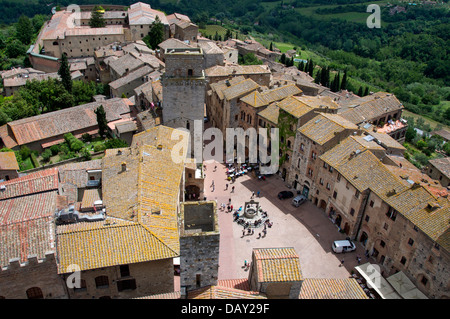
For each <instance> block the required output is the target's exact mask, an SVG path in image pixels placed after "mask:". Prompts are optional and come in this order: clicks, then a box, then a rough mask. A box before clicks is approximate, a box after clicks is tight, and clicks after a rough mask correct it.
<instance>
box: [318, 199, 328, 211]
mask: <svg viewBox="0 0 450 319" xmlns="http://www.w3.org/2000/svg"><path fill="white" fill-rule="evenodd" d="M319 207H320V208H321V209H323V211H325V210H326V209H327V202H326V201H324V200H323V199H322V200H320V205H319Z"/></svg>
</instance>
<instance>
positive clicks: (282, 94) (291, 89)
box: [241, 84, 302, 107]
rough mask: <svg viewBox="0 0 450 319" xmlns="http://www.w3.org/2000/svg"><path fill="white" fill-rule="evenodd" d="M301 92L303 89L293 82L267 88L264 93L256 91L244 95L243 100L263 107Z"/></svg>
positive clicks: (254, 105) (251, 104)
mask: <svg viewBox="0 0 450 319" xmlns="http://www.w3.org/2000/svg"><path fill="white" fill-rule="evenodd" d="M300 93H302V90H300V89H299V88H298V87H297V86H296V85H294V84H291V85H284V86H281V87H278V88H275V89H271V90H267V91H264V92H262V93H261V92H259V91H254V92H252V93H250V94H248V95H246V96H244V97H242V98H241V101H242V102H244V103H246V104H248V105H250V106H253V107H261V106H266V105H269V104H270V103H273V102H276V101H280V100H282V99H284V98H287V97H288V96H292V95H298V94H300Z"/></svg>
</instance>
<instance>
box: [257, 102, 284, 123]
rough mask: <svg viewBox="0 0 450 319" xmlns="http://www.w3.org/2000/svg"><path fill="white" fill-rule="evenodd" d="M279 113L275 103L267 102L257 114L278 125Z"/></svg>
mask: <svg viewBox="0 0 450 319" xmlns="http://www.w3.org/2000/svg"><path fill="white" fill-rule="evenodd" d="M279 114H280V108H279V107H278V105H277V104H276V103H272V104H269V106H267V107H266V108H265V109H264V110H262V111H261V112H259V113H258V116H259V117H261V118H263V119H266V120H268V121H269V122H272V123H273V124H274V125H278V116H279Z"/></svg>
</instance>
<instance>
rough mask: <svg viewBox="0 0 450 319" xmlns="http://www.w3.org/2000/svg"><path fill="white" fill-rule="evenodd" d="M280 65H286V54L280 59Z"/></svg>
mask: <svg viewBox="0 0 450 319" xmlns="http://www.w3.org/2000/svg"><path fill="white" fill-rule="evenodd" d="M280 63H283V64H286V54H284V53H283V54H282V55H281V57H280Z"/></svg>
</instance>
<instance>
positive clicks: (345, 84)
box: [341, 70, 347, 90]
mask: <svg viewBox="0 0 450 319" xmlns="http://www.w3.org/2000/svg"><path fill="white" fill-rule="evenodd" d="M346 89H347V70H345V71H344V76H343V77H342V81H341V90H346Z"/></svg>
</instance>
